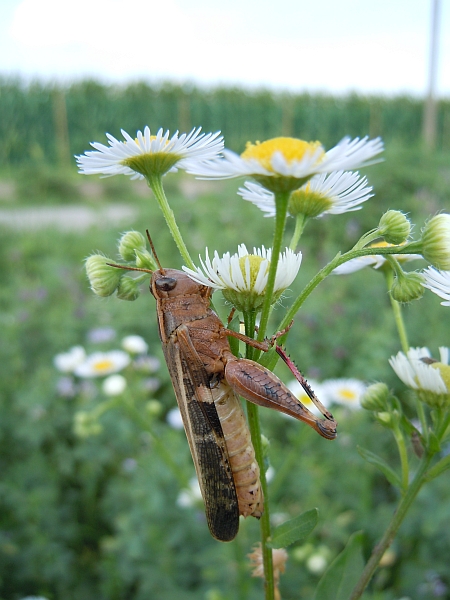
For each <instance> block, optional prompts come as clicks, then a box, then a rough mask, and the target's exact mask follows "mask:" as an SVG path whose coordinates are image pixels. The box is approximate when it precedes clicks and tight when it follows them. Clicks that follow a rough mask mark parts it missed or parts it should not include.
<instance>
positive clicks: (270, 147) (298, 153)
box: [241, 137, 325, 171]
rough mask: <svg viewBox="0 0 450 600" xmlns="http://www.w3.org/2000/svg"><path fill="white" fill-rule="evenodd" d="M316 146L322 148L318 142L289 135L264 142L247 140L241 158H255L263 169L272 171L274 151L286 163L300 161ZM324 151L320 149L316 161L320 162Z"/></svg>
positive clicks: (314, 149) (315, 148) (314, 150)
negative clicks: (278, 153)
mask: <svg viewBox="0 0 450 600" xmlns="http://www.w3.org/2000/svg"><path fill="white" fill-rule="evenodd" d="M318 148H321V149H322V145H321V144H320V142H305V141H304V140H297V139H295V138H289V137H278V138H273V139H271V140H267V141H265V142H256V143H255V144H252V143H250V142H247V146H246V148H245V150H244V152H243V153H242V154H241V157H242V158H243V159H256V160H257V161H258V162H259V163H260V164H261V165H262V166H263V167H264V168H265V169H267V170H268V171H273V168H272V157H273V155H274V153H275V152H281V154H282V155H283V156H284V158H285V159H286V161H287V162H288V163H291V162H293V161H300V160H302V158H303V157H304V156H305V155H307V154H313V153H314V152H316V151H317V149H318ZM324 154H325V151H324V150H323V149H322V150H321V153H320V156H319V157H318V159H317V162H320V160H321V159H322V157H323V156H324Z"/></svg>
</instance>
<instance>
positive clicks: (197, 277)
mask: <svg viewBox="0 0 450 600" xmlns="http://www.w3.org/2000/svg"><path fill="white" fill-rule="evenodd" d="M271 258H272V250H271V249H267V250H266V248H264V246H262V248H253V253H252V254H250V253H249V251H248V250H247V248H246V246H245V244H241V245H240V246H238V252H237V254H233V255H231V254H230V253H229V252H226V253H225V254H224V255H223V256H222V258H220V257H219V255H218V253H217V252H214V258H213V260H212V261H211V260H210V258H209V254H208V248H207V249H206V258H205V262H203V260H202V258H201V257H200V262H201V264H202V267H201V268H200V267H196V270H195V271H194V270H192V269H188V268H187V267H183V270H184V271H185V272H186V273H187V274H188V275H189V276H190V277H191V279H193V280H194V281H196V282H197V283H200V284H201V285H207V286H209V287H212V288H214V289H218V290H222V292H223V295H224V297H225V299H226V300H228V301H229V302H231V303H232V304H233V305H234V306H236V308H238V309H239V310H242V311H245V310H252V309H253V310H258V309H260V308H261V307H262V304H263V301H264V294H265V290H266V285H267V279H268V274H269V268H270V261H271ZM301 262H302V254H301V252H299V253H298V254H296V253H295V252H293V251H292V250H290V249H289V248H286V250H285V252H283V253H280V257H279V261H278V265H277V273H276V277H275V285H274V290H273V294H274V298H273V302H276V301H277V300H278V299H279V297H280V296H281V294H282V292H283V291H284V290H285V289H286V288H287V287H288V286H289V285H290V284H291V283H292V282H293V281H294V279H295V277H296V276H297V273H298V271H299V269H300V265H301Z"/></svg>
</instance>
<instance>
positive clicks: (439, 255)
mask: <svg viewBox="0 0 450 600" xmlns="http://www.w3.org/2000/svg"><path fill="white" fill-rule="evenodd" d="M422 254H423V257H424V258H425V260H427V261H428V262H429V263H430V264H431V265H433V267H436V268H437V269H441V270H442V271H450V215H447V214H440V215H436V216H435V217H433V218H432V219H430V220H429V221H428V222H427V223H425V226H424V228H423V231H422Z"/></svg>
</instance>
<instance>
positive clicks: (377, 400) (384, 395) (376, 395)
mask: <svg viewBox="0 0 450 600" xmlns="http://www.w3.org/2000/svg"><path fill="white" fill-rule="evenodd" d="M388 398H389V388H388V386H387V385H386V384H385V383H382V382H379V383H373V384H372V385H369V387H368V388H366V391H365V392H364V394H363V395H362V398H361V400H360V402H361V406H362V407H363V408H365V409H366V410H373V411H376V412H383V411H385V410H386V409H387V408H388Z"/></svg>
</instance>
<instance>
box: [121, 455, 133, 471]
mask: <svg viewBox="0 0 450 600" xmlns="http://www.w3.org/2000/svg"><path fill="white" fill-rule="evenodd" d="M136 468H137V460H136V459H135V458H126V459H125V460H123V461H122V469H123V470H124V471H125V473H132V472H133V471H135V470H136Z"/></svg>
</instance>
